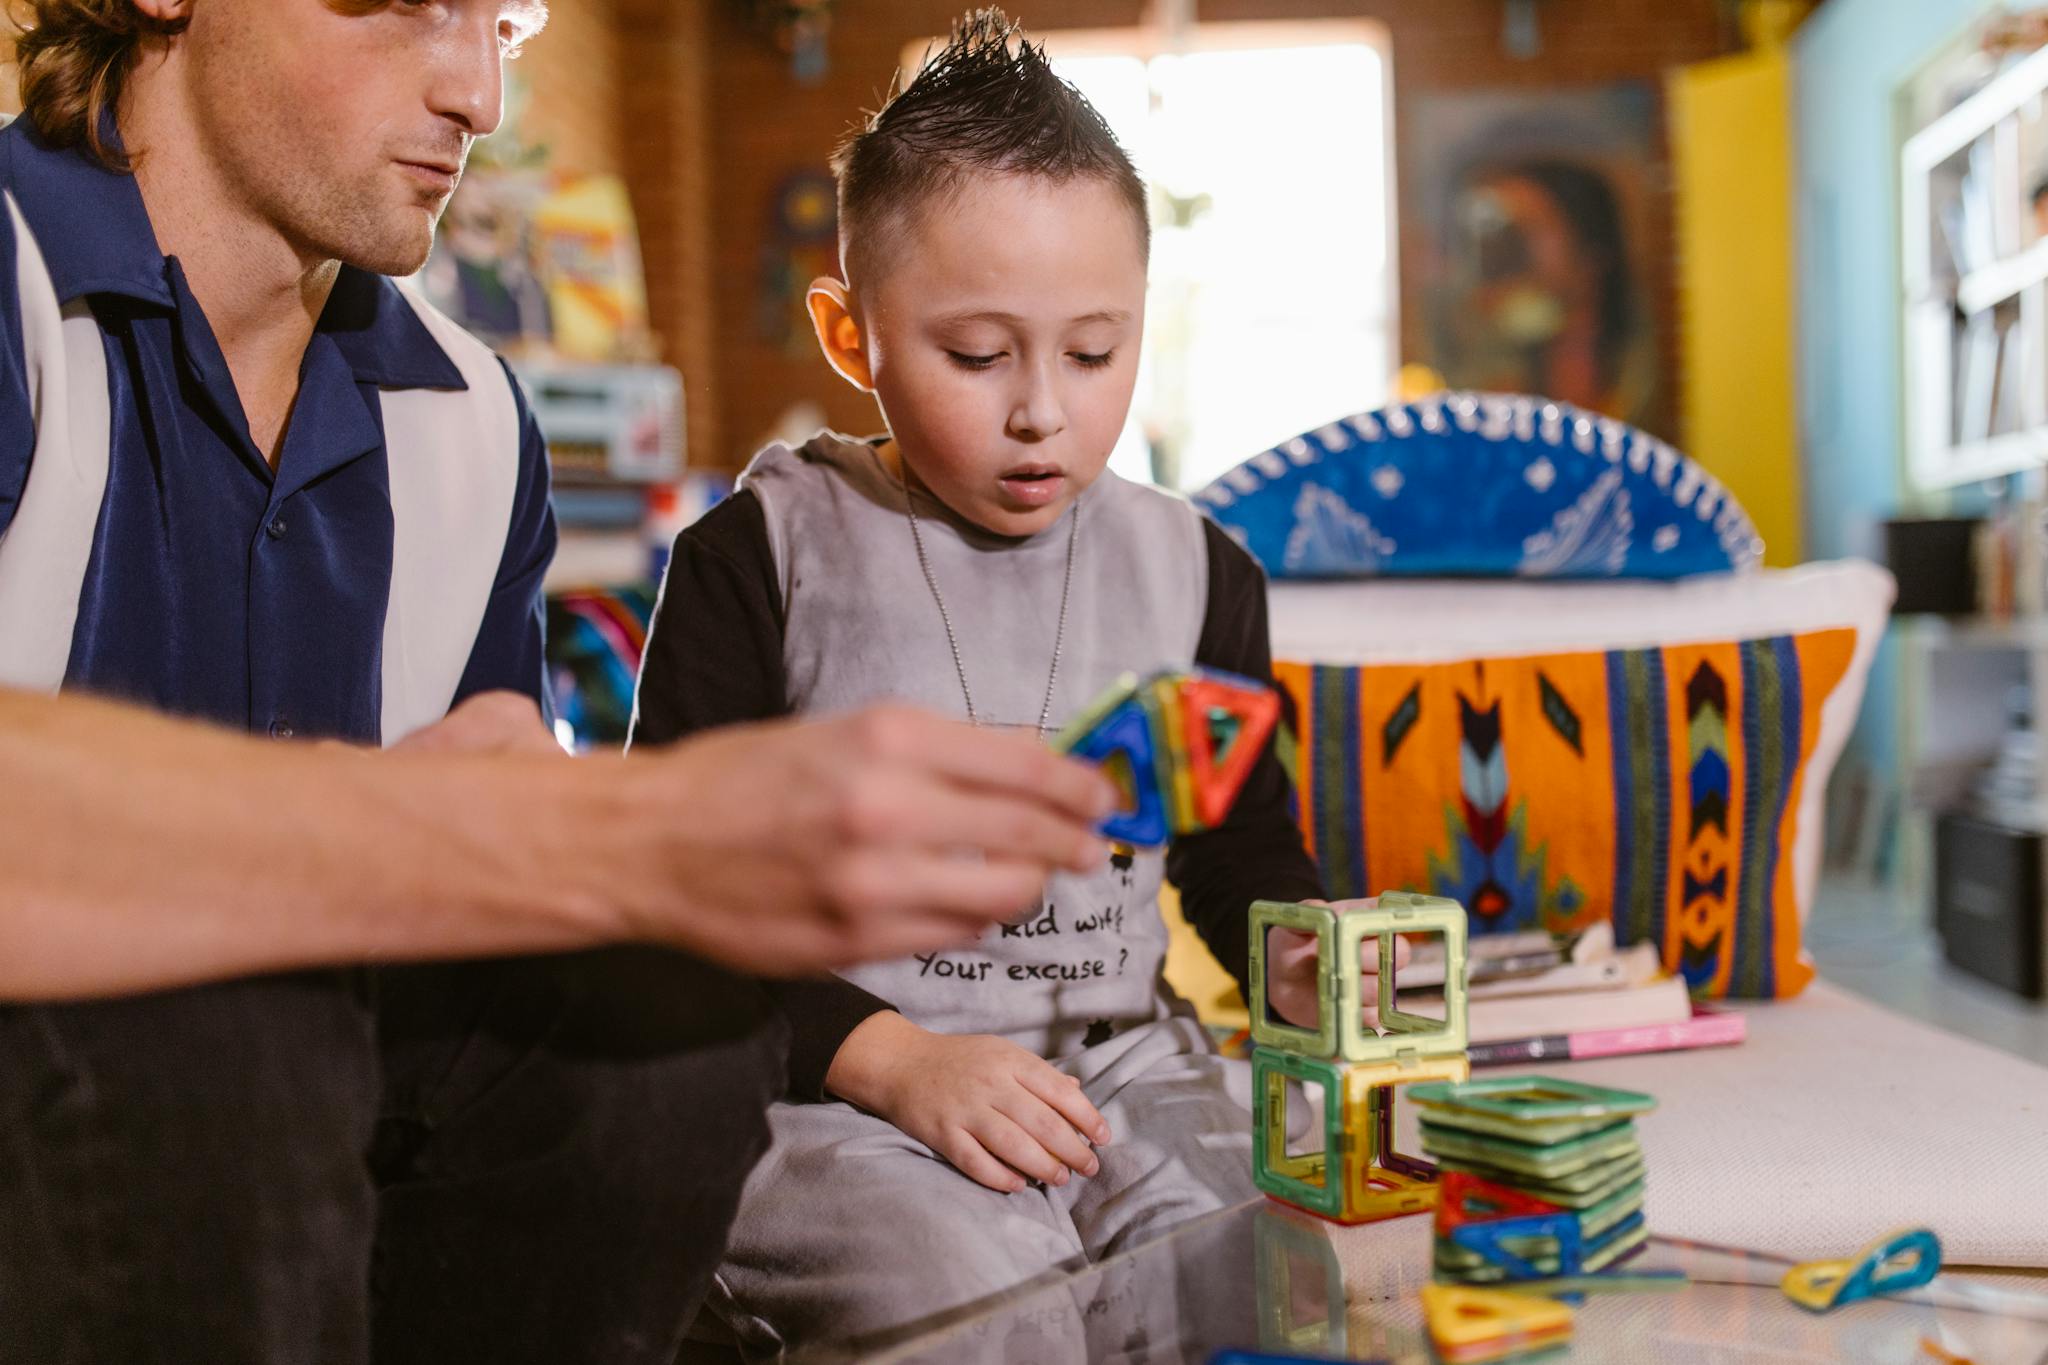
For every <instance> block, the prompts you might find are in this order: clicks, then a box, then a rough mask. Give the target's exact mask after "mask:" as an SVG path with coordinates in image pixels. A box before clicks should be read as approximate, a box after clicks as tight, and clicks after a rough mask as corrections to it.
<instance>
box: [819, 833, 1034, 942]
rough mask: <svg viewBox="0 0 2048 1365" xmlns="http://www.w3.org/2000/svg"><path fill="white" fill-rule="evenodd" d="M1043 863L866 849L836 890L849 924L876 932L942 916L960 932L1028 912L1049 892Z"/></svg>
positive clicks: (851, 861)
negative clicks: (890, 924)
mask: <svg viewBox="0 0 2048 1365" xmlns="http://www.w3.org/2000/svg"><path fill="white" fill-rule="evenodd" d="M1045 878H1046V869H1045V866H1044V865H1043V864H1042V863H1038V862H1035V861H1027V860H1023V859H1017V858H1007V857H1000V856H988V857H983V858H963V857H960V856H958V855H957V854H956V855H951V856H948V855H946V854H942V853H929V852H924V851H922V850H918V849H907V848H897V849H867V850H863V851H860V852H856V853H854V854H852V855H851V856H849V857H848V858H846V859H845V860H844V862H843V863H842V864H841V866H840V869H839V872H838V875H837V877H836V878H835V884H836V886H837V887H838V893H839V901H840V904H841V905H842V907H843V908H844V911H845V913H846V917H847V918H848V920H850V921H852V922H854V923H856V924H862V923H870V922H872V924H873V927H874V928H875V929H877V930H883V929H885V928H886V924H885V922H886V921H888V920H891V919H895V918H898V917H900V916H903V915H925V916H932V915H939V916H946V917H949V918H952V919H954V920H956V921H958V922H959V924H960V925H961V927H962V928H965V929H972V928H976V927H981V926H986V925H988V924H991V923H994V922H995V921H998V920H1006V919H1012V918H1015V917H1016V916H1018V915H1021V914H1023V913H1024V912H1025V911H1027V910H1029V909H1030V908H1031V907H1032V906H1033V905H1035V904H1036V903H1037V901H1038V897H1039V895H1040V893H1041V892H1043V891H1044V890H1045Z"/></svg>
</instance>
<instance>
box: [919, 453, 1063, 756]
mask: <svg viewBox="0 0 2048 1365" xmlns="http://www.w3.org/2000/svg"><path fill="white" fill-rule="evenodd" d="M896 463H897V467H898V468H899V470H900V471H901V473H902V481H903V510H904V511H905V512H906V513H908V514H909V516H910V539H911V541H912V543H913V544H915V545H916V546H917V566H918V567H919V568H920V569H922V570H924V585H925V586H926V587H927V588H929V589H931V594H932V601H933V602H935V603H937V604H938V608H939V620H940V622H941V623H942V624H944V626H945V627H946V645H947V647H948V648H949V649H951V650H952V651H953V673H954V675H955V676H956V677H958V678H959V679H960V699H961V700H962V701H964V702H966V703H967V723H968V724H969V725H979V724H981V717H980V715H979V714H978V713H977V712H976V711H975V709H974V692H973V690H972V689H970V688H969V687H968V686H967V665H966V664H965V663H964V662H963V661H962V659H961V656H960V637H959V636H958V635H957V634H956V633H954V630H953V616H952V613H950V612H948V611H947V610H946V595H945V594H944V593H942V592H940V591H939V580H938V577H937V575H935V574H934V573H933V572H932V560H931V556H930V555H929V554H927V553H925V548H924V532H923V531H922V530H920V529H919V527H918V519H917V503H916V500H915V499H914V498H913V497H912V496H911V493H910V462H909V461H908V460H906V459H904V458H903V452H902V451H900V450H899V451H897V452H896ZM1069 515H1070V516H1071V517H1072V519H1073V520H1072V522H1071V524H1070V525H1069V526H1068V527H1067V570H1066V577H1065V578H1064V579H1063V580H1062V581H1061V583H1060V618H1059V625H1058V627H1057V628H1056V629H1055V630H1054V632H1053V637H1052V667H1051V668H1050V669H1048V670H1047V671H1046V675H1045V704H1044V705H1043V706H1041V707H1039V709H1038V737H1039V738H1040V739H1044V738H1045V731H1046V727H1047V725H1049V724H1050V723H1051V721H1052V694H1053V688H1054V687H1055V686H1056V685H1057V684H1058V682H1059V677H1060V654H1061V653H1062V651H1063V650H1064V649H1065V648H1066V642H1067V599H1068V596H1069V594H1071V593H1072V592H1073V589H1074V546H1075V544H1076V543H1077V542H1078V541H1079V540H1080V538H1081V499H1080V498H1079V497H1078V496H1077V497H1076V498H1075V499H1074V505H1073V507H1072V508H1071V509H1069Z"/></svg>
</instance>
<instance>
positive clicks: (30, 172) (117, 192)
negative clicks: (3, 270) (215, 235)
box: [0, 118, 176, 308]
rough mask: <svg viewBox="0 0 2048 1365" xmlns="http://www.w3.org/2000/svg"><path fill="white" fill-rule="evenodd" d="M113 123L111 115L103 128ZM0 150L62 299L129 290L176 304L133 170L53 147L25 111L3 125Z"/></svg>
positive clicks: (80, 151) (133, 295)
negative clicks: (132, 173)
mask: <svg viewBox="0 0 2048 1365" xmlns="http://www.w3.org/2000/svg"><path fill="white" fill-rule="evenodd" d="M112 129H113V121H112V119H111V118H109V119H108V120H107V121H106V123H105V125H104V130H105V131H106V132H108V133H111V132H112ZM109 142H110V145H115V146H118V145H119V144H118V142H117V141H115V140H113V139H111V138H110V139H109ZM0 155H4V157H5V160H6V167H7V175H6V179H7V181H8V182H9V183H10V184H11V186H12V188H13V190H14V200H15V203H16V204H18V205H19V206H20V208H21V216H22V217H23V218H25V219H26V220H28V225H29V229H30V231H32V232H34V233H35V237H36V246H37V247H38V248H39V249H40V250H41V251H42V253H43V263H44V265H45V266H47V267H48V268H49V271H50V280H51V283H52V284H54V285H55V286H56V289H57V301H58V302H59V303H70V302H71V301H72V300H73V299H77V298H80V297H82V296H84V295H86V294H123V295H126V296H127V297H129V298H135V299H142V300H145V301H147V302H150V303H154V304H158V305H160V306H162V307H165V308H171V307H174V306H176V305H175V304H174V302H173V300H172V297H171V289H170V286H169V284H167V283H166V282H165V280H164V254H163V252H162V251H161V250H160V249H159V248H158V247H157V244H156V229H155V228H153V227H151V226H150V223H149V211H148V210H147V209H145V208H144V207H143V204H142V191H141V190H140V189H138V188H137V187H136V184H135V177H134V176H132V175H130V174H128V173H127V172H126V171H117V170H112V169H110V168H109V167H106V166H103V165H101V164H100V163H99V162H98V161H97V160H95V159H94V158H93V156H92V154H91V153H90V152H87V151H86V150H85V149H83V148H80V147H53V146H51V145H50V144H49V143H48V142H46V141H45V140H44V139H43V135H42V134H41V133H39V132H37V131H36V129H35V126H34V124H33V123H32V122H31V121H30V120H29V119H26V118H18V119H16V120H14V122H12V123H10V124H9V125H8V126H7V127H6V128H5V129H0Z"/></svg>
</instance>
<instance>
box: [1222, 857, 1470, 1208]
mask: <svg viewBox="0 0 2048 1365" xmlns="http://www.w3.org/2000/svg"><path fill="white" fill-rule="evenodd" d="M1275 928H1282V929H1292V930H1294V931H1296V932H1298V933H1304V934H1312V935H1314V936H1315V939H1316V948H1317V951H1316V998H1317V1010H1316V1023H1315V1026H1314V1027H1313V1028H1304V1027H1299V1026H1296V1025H1294V1024H1290V1023H1288V1022H1287V1021H1286V1020H1284V1019H1281V1018H1279V1017H1278V1016H1277V1015H1275V1014H1273V1013H1272V1011H1271V1010H1270V1008H1269V1007H1268V1002H1267V999H1266V938H1267V933H1268V931H1269V930H1272V929H1275ZM1403 934H1435V935H1439V936H1441V938H1442V939H1443V942H1444V966H1445V970H1444V997H1443V998H1444V1013H1443V1016H1442V1017H1441V1018H1430V1017H1428V1016H1425V1015H1420V1014H1413V1013H1409V1012H1406V1011H1403V1010H1401V1009H1399V1008H1398V1005H1399V1000H1398V997H1397V995H1396V984H1397V983H1396V981H1395V968H1394V941H1395V939H1396V938H1397V937H1399V936H1400V935H1403ZM1251 936H1252V941H1251V984H1252V999H1251V1015H1252V1043H1253V1048H1252V1103H1253V1118H1252V1177H1253V1180H1254V1181H1255V1182H1256V1183H1257V1185H1258V1187H1259V1188H1260V1189H1262V1190H1264V1191H1265V1192H1266V1193H1267V1194H1268V1195H1269V1196H1271V1197H1272V1198H1274V1199H1278V1200H1280V1201H1282V1202H1283V1203H1287V1204H1292V1205H1294V1206H1295V1207H1297V1208H1301V1209H1305V1210H1307V1211H1308V1212H1310V1213H1314V1214H1317V1215H1319V1216H1321V1217H1323V1218H1327V1219H1330V1220H1331V1221H1333V1222H1339V1223H1367V1222H1373V1221H1375V1220H1378V1219H1382V1218H1397V1217H1400V1216H1402V1215H1404V1214H1410V1213H1423V1212H1426V1211H1428V1210H1429V1209H1432V1208H1434V1207H1435V1206H1436V1197H1437V1189H1436V1168H1435V1167H1434V1166H1432V1165H1431V1164H1430V1163H1429V1162H1427V1161H1424V1160H1421V1159H1419V1158H1416V1157H1411V1156H1405V1155H1403V1154H1402V1153H1400V1152H1399V1151H1396V1150H1395V1147H1394V1106H1395V1096H1396V1094H1397V1092H1398V1091H1399V1089H1400V1087H1402V1086H1407V1085H1414V1084H1417V1083H1420V1082H1427V1081H1437V1082H1444V1083H1456V1082H1461V1081H1464V1080H1467V1079H1469V1078H1470V1076H1471V1074H1472V1073H1471V1065H1470V1063H1469V1062H1468V1061H1467V1060H1466V1057H1465V1042H1466V1002H1465V986H1466V952H1465V910H1464V907H1462V906H1460V905H1459V904H1458V903H1457V902H1456V901H1451V900H1444V899H1441V898H1439V897H1435V896H1414V895H1409V894H1406V893H1403V892H1390V893H1388V894H1386V895H1383V896H1381V897H1379V898H1378V899H1377V900H1376V901H1372V902H1369V903H1367V904H1366V905H1364V906H1357V907H1353V908H1351V909H1348V910H1346V911H1344V912H1343V913H1342V914H1339V913H1338V912H1337V911H1335V910H1333V909H1330V908H1329V907H1327V906H1318V905H1288V904H1283V903H1280V902H1277V901H1260V902H1259V903H1257V904H1256V905H1254V906H1253V907H1252V914H1251ZM1368 942H1371V943H1372V944H1373V945H1374V948H1375V954H1374V970H1375V975H1376V977H1377V978H1378V981H1379V1010H1378V1014H1379V1024H1380V1027H1379V1029H1378V1030H1374V1029H1372V1028H1370V1027H1368V1026H1367V1024H1366V1022H1365V1018H1364V1008H1365V1007H1364V1001H1363V983H1364V979H1365V973H1366V966H1365V962H1366V958H1365V951H1366V949H1365V945H1366V944H1367V943H1368ZM1290 1083H1294V1084H1298V1085H1300V1086H1302V1087H1304V1088H1310V1087H1313V1088H1316V1089H1318V1090H1320V1092H1321V1096H1322V1101H1323V1103H1322V1122H1321V1125H1320V1137H1321V1143H1320V1146H1316V1145H1313V1144H1311V1145H1310V1146H1309V1147H1307V1148H1305V1149H1304V1150H1302V1151H1299V1152H1290V1151H1289V1150H1288V1128H1289V1122H1288V1120H1289V1117H1290V1106H1289V1095H1290Z"/></svg>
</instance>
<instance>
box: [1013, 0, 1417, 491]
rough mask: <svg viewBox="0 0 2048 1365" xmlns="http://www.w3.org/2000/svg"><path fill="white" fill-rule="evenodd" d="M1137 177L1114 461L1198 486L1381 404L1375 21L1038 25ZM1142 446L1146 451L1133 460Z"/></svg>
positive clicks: (1383, 143)
mask: <svg viewBox="0 0 2048 1365" xmlns="http://www.w3.org/2000/svg"><path fill="white" fill-rule="evenodd" d="M1044 37H1045V38H1046V45H1047V49H1048V51H1050V52H1051V54H1052V57H1053V62H1054V65H1055V67H1056V68H1057V69H1058V70H1059V71H1060V73H1061V74H1062V75H1064V76H1065V77H1066V78H1067V79H1069V80H1071V81H1072V82H1073V83H1074V85H1075V86H1076V87H1077V88H1079V89H1080V91H1081V92H1082V93H1083V94H1085V95H1086V96H1087V97H1088V99H1089V101H1090V102H1091V103H1093V104H1094V105H1095V107H1096V108H1097V109H1099V110H1100V111H1101V112H1102V115H1103V117H1104V118H1105V119H1106V120H1108V122H1109V124H1110V126H1111V127H1112V128H1113V129H1115V131H1116V133H1117V136H1118V138H1119V139H1121V140H1122V141H1123V143H1124V145H1125V147H1126V148H1127V149H1128V150H1129V151H1130V153H1131V155H1132V157H1133V159H1134V160H1136V162H1137V164H1138V169H1139V171H1140V173H1142V174H1143V175H1144V176H1145V177H1146V179H1147V180H1148V181H1149V182H1150V183H1151V186H1152V192H1153V220H1154V229H1153V231H1154V246H1153V253H1152V279H1151V295H1150V299H1149V303H1148V308H1147V318H1146V336H1145V350H1144V356H1143V360H1142V361H1141V367H1140V374H1139V380H1138V394H1137V400H1136V402H1135V404H1134V408H1133V412H1132V418H1133V426H1132V430H1131V431H1130V432H1129V433H1127V437H1126V444H1125V445H1124V446H1120V447H1119V450H1118V456H1117V460H1116V467H1117V468H1118V469H1119V470H1120V471H1121V472H1123V473H1126V474H1129V475H1133V476H1136V477H1149V476H1150V475H1151V473H1152V472H1153V470H1154V469H1156V470H1157V473H1158V476H1159V477H1160V479H1161V481H1163V482H1167V483H1171V484H1174V485H1177V486H1179V487H1181V488H1189V489H1192V488H1198V487H1200V486H1201V485H1203V484H1205V483H1207V482H1208V481H1209V480H1210V479H1212V478H1214V477H1215V476H1216V475H1218V474H1220V473H1221V472H1222V471H1224V470H1225V469H1228V468H1230V467H1231V466H1232V465H1234V464H1236V463H1237V462H1238V461H1240V460H1243V459H1245V458H1247V457H1248V456H1251V455H1254V454H1257V453H1258V452H1259V451H1261V450H1264V449H1266V448H1267V447H1269V446H1272V445H1274V444H1276V443H1278V442H1280V441H1282V440H1285V439H1286V438H1287V437H1289V436H1293V435H1295V434H1297V433H1299V432H1302V431H1305V430H1307V429H1309V428H1311V427H1315V426H1320V425H1322V424H1323V423H1325V422H1328V421H1331V420H1332V419H1334V418H1336V417H1340V416H1343V415H1345V414H1347V413H1351V412H1356V411H1358V410H1360V409H1362V408H1369V407H1375V406H1377V405H1379V404H1380V403H1382V402H1384V401H1386V398H1387V393H1388V388H1389V384H1390V382H1391V379H1392V376H1393V372H1394V370H1395V368H1396V366H1397V364H1398V359H1397V350H1396V347H1397V340H1396V328H1397V318H1396V304H1395V300H1396V292H1395V291H1396V276H1395V249H1394V240H1393V237H1394V231H1393V222H1394V203H1393V183H1394V180H1393V165H1392V153H1391V147H1392V137H1391V133H1392V129H1391V116H1390V114H1389V107H1390V105H1389V99H1388V90H1389V84H1388V72H1387V56H1386V54H1387V41H1386V33H1385V30H1384V29H1382V28H1381V27H1380V26H1379V25H1377V24H1372V23H1357V22H1348V21H1347V22H1332V23H1302V24H1209V25H1200V26H1197V27H1196V28H1195V29H1193V30H1192V39H1191V41H1190V42H1189V43H1187V44H1186V45H1185V46H1184V47H1183V49H1182V50H1181V51H1179V52H1175V53H1167V52H1160V51H1157V50H1156V49H1157V47H1158V45H1159V39H1158V36H1157V35H1156V34H1151V33H1147V32H1144V31H1139V30H1121V31H1093V32H1055V33H1050V34H1046V35H1044ZM1148 455H1149V457H1150V458H1149V459H1148Z"/></svg>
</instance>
